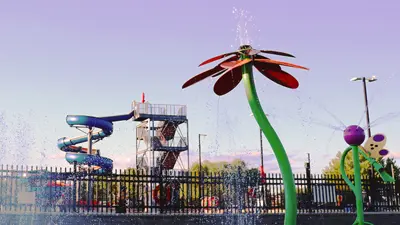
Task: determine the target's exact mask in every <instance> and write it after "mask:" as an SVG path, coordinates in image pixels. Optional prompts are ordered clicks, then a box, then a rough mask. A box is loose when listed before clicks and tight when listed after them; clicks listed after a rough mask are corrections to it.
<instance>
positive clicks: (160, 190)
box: [0, 166, 400, 214]
mask: <svg viewBox="0 0 400 225" xmlns="http://www.w3.org/2000/svg"><path fill="white" fill-rule="evenodd" d="M362 182H363V190H364V193H363V196H364V200H365V201H364V205H365V210H366V211H400V196H399V193H400V182H397V183H396V184H383V183H381V182H380V181H379V180H378V179H371V178H368V177H363V178H362ZM295 183H296V190H297V203H298V211H299V213H316V212H317V213H319V212H321V213H322V212H328V213H335V212H336V213H338V212H349V213H350V212H353V211H354V206H355V199H354V195H353V193H352V192H351V191H350V190H349V188H348V186H347V185H346V183H345V182H344V181H343V179H342V178H341V177H340V176H334V175H311V174H309V173H308V174H297V175H295ZM284 209H285V199H284V187H283V183H282V178H281V176H280V174H266V175H265V176H260V174H257V173H254V171H253V173H251V172H250V171H245V170H241V169H239V170H237V171H232V172H230V173H212V174H203V175H202V176H200V175H199V174H198V173H195V172H182V171H163V173H157V174H147V173H146V172H144V171H137V170H134V169H127V170H119V171H115V172H113V173H112V174H95V173H87V172H78V171H75V172H74V171H73V170H72V169H66V168H64V169H60V168H55V169H54V168H33V167H29V168H28V167H13V166H0V212H2V213H6V212H40V211H46V212H93V213H131V214H133V213H150V214H151V213H187V214H193V213H213V214H221V213H283V212H284Z"/></svg>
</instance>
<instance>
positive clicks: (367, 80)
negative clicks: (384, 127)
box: [350, 76, 378, 137]
mask: <svg viewBox="0 0 400 225" xmlns="http://www.w3.org/2000/svg"><path fill="white" fill-rule="evenodd" d="M359 80H361V81H362V82H363V90H364V103H365V114H366V117H367V118H366V119H367V126H368V137H371V127H370V122H369V108H368V96H367V82H374V81H377V80H378V79H377V78H376V77H375V76H372V77H371V78H366V77H353V78H351V80H350V81H359Z"/></svg>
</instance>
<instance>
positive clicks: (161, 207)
mask: <svg viewBox="0 0 400 225" xmlns="http://www.w3.org/2000/svg"><path fill="white" fill-rule="evenodd" d="M157 172H158V176H159V185H160V205H159V206H160V213H164V204H165V196H166V195H165V194H166V193H165V190H164V185H163V182H164V181H163V170H162V164H160V166H159V169H158V171H157Z"/></svg>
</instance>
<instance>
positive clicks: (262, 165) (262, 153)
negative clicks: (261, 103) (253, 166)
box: [250, 113, 269, 169]
mask: <svg viewBox="0 0 400 225" xmlns="http://www.w3.org/2000/svg"><path fill="white" fill-rule="evenodd" d="M265 115H266V116H269V115H268V114H265ZM250 116H254V115H253V113H252V114H250ZM259 130H260V155H261V168H263V169H264V148H263V140H262V139H263V138H262V137H263V131H262V129H261V128H259Z"/></svg>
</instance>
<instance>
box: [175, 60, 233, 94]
mask: <svg viewBox="0 0 400 225" xmlns="http://www.w3.org/2000/svg"><path fill="white" fill-rule="evenodd" d="M224 70H226V69H224V68H222V67H220V66H219V65H218V66H216V67H214V68H212V69H209V70H206V71H204V72H202V73H200V74H198V75H196V76H194V77H192V78H190V79H189V80H188V81H186V82H185V83H184V84H183V85H182V89H183V88H187V87H189V86H190V85H193V84H195V83H197V82H200V81H202V80H204V79H206V78H207V77H210V76H212V75H214V74H216V73H219V72H223V71H224Z"/></svg>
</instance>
